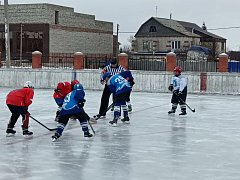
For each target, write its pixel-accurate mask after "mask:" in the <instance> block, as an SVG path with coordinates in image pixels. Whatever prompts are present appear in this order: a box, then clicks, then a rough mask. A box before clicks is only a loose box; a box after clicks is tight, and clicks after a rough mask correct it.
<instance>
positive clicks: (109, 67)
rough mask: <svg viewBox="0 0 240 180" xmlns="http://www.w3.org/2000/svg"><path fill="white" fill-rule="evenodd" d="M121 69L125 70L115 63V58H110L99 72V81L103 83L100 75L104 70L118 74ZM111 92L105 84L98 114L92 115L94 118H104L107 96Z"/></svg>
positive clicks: (107, 101)
mask: <svg viewBox="0 0 240 180" xmlns="http://www.w3.org/2000/svg"><path fill="white" fill-rule="evenodd" d="M123 71H126V70H125V69H124V68H123V67H122V66H121V65H120V64H118V63H117V58H112V59H111V61H110V64H109V65H107V66H105V67H104V68H103V70H102V72H101V83H102V84H103V83H104V81H103V79H102V75H103V74H104V73H106V72H109V73H110V74H111V75H115V74H119V73H121V72H123ZM111 94H112V92H111V91H110V89H109V88H108V86H107V85H106V84H105V87H104V90H103V93H102V98H101V105H100V109H99V114H97V115H95V116H93V118H95V119H99V118H105V117H106V110H107V108H108V103H109V97H110V96H111Z"/></svg>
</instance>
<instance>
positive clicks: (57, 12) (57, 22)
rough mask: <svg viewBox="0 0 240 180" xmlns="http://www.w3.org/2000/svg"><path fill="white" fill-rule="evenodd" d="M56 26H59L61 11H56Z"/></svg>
mask: <svg viewBox="0 0 240 180" xmlns="http://www.w3.org/2000/svg"><path fill="white" fill-rule="evenodd" d="M55 24H59V11H55Z"/></svg>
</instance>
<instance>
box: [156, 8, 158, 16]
mask: <svg viewBox="0 0 240 180" xmlns="http://www.w3.org/2000/svg"><path fill="white" fill-rule="evenodd" d="M157 11H158V7H157V6H156V17H157Z"/></svg>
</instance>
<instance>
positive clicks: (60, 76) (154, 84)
mask: <svg viewBox="0 0 240 180" xmlns="http://www.w3.org/2000/svg"><path fill="white" fill-rule="evenodd" d="M183 75H184V76H185V77H187V79H188V92H189V93H200V86H201V83H202V82H201V80H200V73H195V72H194V73H183ZM133 76H134V78H135V82H136V85H135V86H134V91H142V92H168V85H169V83H170V80H171V77H172V73H167V72H149V71H133ZM0 77H1V80H0V86H2V87H12V88H19V87H22V86H23V84H24V82H25V81H27V80H30V81H32V82H33V83H34V84H35V87H36V88H52V89H54V88H55V87H56V85H57V83H58V82H61V81H71V80H72V79H73V77H76V79H78V80H79V81H80V82H81V83H82V84H83V86H84V88H85V89H91V90H102V89H103V86H102V85H101V84H100V73H99V71H98V70H81V71H75V70H64V71H63V70H52V69H51V70H42V69H41V70H39V69H36V70H33V69H0ZM239 82H240V74H237V73H232V74H229V73H207V79H206V86H207V88H206V91H204V92H203V93H219V94H240V83H239Z"/></svg>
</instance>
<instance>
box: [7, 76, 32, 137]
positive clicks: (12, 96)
mask: <svg viewBox="0 0 240 180" xmlns="http://www.w3.org/2000/svg"><path fill="white" fill-rule="evenodd" d="M33 89H34V86H33V83H32V82H31V81H27V82H25V84H24V87H23V88H22V89H16V90H13V91H11V92H10V93H9V94H8V95H7V98H6V104H7V106H8V108H9V110H10V111H11V113H12V115H11V118H10V121H9V123H8V126H7V130H6V133H7V135H14V134H15V133H16V131H15V130H14V129H13V127H14V125H15V124H16V122H17V120H18V118H19V116H20V115H21V116H22V130H23V135H32V134H33V132H31V131H28V124H29V116H30V113H29V112H28V106H30V105H31V104H32V100H33V96H34V90H33Z"/></svg>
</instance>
